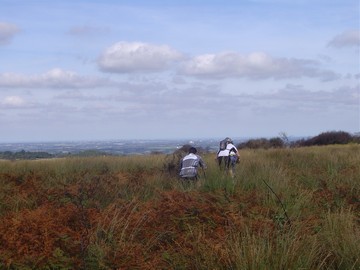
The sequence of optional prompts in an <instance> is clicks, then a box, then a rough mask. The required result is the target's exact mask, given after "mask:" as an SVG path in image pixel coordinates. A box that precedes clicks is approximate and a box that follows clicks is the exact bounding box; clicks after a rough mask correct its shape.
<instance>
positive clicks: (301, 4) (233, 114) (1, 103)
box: [0, 0, 360, 142]
mask: <svg viewBox="0 0 360 270" xmlns="http://www.w3.org/2000/svg"><path fill="white" fill-rule="evenodd" d="M0 4H1V9H0V142H20V141H57V140H106V139H131V138H134V139H173V138H211V137H224V136H230V137H275V136H278V135H279V134H280V133H285V134H287V135H288V136H315V135H318V134H319V133H321V132H325V131H338V130H342V131H347V132H351V133H352V132H359V131H360V97H359V95H360V94H359V92H360V90H359V81H360V70H359V66H360V64H359V61H360V60H359V50H360V32H359V13H360V10H359V1H358V0H292V1H289V0H234V1H233V0H183V1H180V0H173V1H165V0H163V1H160V0H155V1H152V0H132V1H130V0H129V1H127V0H124V1H122V0H118V1H115V0H88V1H85V0H61V1H57V0H52V1H45V0H0Z"/></svg>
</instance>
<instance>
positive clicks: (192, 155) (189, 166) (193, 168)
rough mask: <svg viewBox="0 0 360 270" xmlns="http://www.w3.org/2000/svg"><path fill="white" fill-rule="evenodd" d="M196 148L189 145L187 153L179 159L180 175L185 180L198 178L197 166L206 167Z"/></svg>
mask: <svg viewBox="0 0 360 270" xmlns="http://www.w3.org/2000/svg"><path fill="white" fill-rule="evenodd" d="M196 153H197V149H196V148H195V147H190V149H189V153H188V154H187V155H186V156H185V157H183V158H182V159H181V163H180V168H181V169H180V173H179V175H180V177H181V178H182V179H185V180H197V179H198V167H201V168H202V169H206V164H205V162H204V160H203V159H202V158H201V157H200V156H199V155H197V154H196Z"/></svg>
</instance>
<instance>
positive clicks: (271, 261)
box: [0, 145, 360, 269]
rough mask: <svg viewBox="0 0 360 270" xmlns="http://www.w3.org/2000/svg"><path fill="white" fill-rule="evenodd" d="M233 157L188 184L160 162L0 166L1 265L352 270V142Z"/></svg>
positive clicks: (356, 207)
mask: <svg viewBox="0 0 360 270" xmlns="http://www.w3.org/2000/svg"><path fill="white" fill-rule="evenodd" d="M240 154H241V158H240V164H238V165H237V166H236V170H235V175H236V176H235V178H232V177H230V175H229V174H227V173H226V172H225V171H220V170H219V168H218V167H217V164H216V163H215V161H214V155H213V154H207V155H204V156H203V158H204V160H205V162H206V163H207V166H208V168H207V170H206V171H205V172H204V173H203V172H202V171H201V172H200V180H199V181H198V182H197V183H193V182H183V181H180V180H179V179H178V177H177V171H176V169H175V172H174V171H172V172H171V171H169V170H168V169H167V168H168V166H167V162H168V161H169V157H168V156H165V155H152V156H129V157H86V158H64V159H54V160H36V161H12V162H10V161H0V242H1V245H0V268H1V269H359V268H360V261H359V253H358V251H359V250H360V244H359V243H360V241H358V239H360V229H359V228H360V226H359V225H360V223H359V222H360V215H359V213H360V201H359V198H360V147H359V146H357V145H347V146H326V147H307V148H297V149H275V150H274V149H269V150H261V149H259V150H241V153H240ZM42 239H46V244H42ZM34 254H36V256H35V255H34Z"/></svg>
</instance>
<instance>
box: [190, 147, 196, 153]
mask: <svg viewBox="0 0 360 270" xmlns="http://www.w3.org/2000/svg"><path fill="white" fill-rule="evenodd" d="M196 152H197V150H196V148H195V147H190V149H189V153H191V154H196Z"/></svg>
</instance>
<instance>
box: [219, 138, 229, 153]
mask: <svg viewBox="0 0 360 270" xmlns="http://www.w3.org/2000/svg"><path fill="white" fill-rule="evenodd" d="M227 143H228V138H225V139H223V140H222V141H220V151H222V150H225V149H226V146H227Z"/></svg>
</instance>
